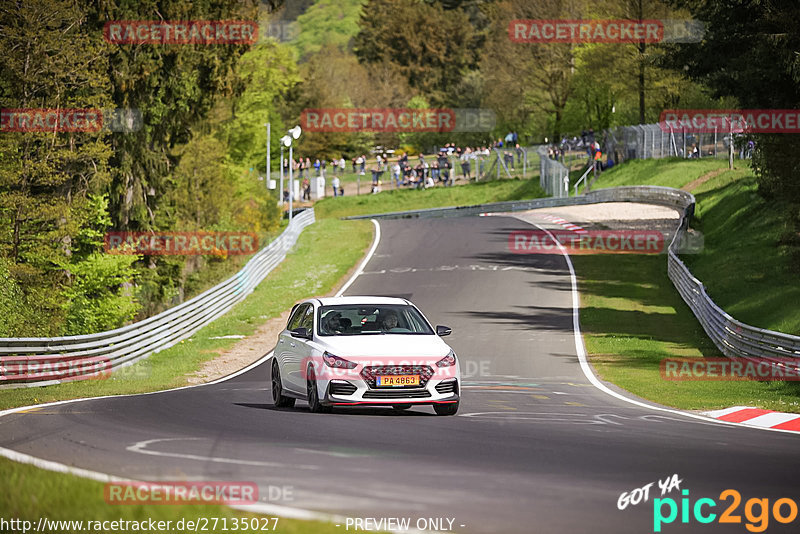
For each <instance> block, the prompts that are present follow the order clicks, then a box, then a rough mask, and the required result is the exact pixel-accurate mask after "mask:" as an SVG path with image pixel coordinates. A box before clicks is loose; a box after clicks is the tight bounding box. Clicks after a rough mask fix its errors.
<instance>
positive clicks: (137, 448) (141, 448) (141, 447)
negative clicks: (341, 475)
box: [125, 438, 319, 469]
mask: <svg viewBox="0 0 800 534" xmlns="http://www.w3.org/2000/svg"><path fill="white" fill-rule="evenodd" d="M202 439H205V438H162V439H148V440H144V441H139V442H138V443H134V444H133V445H130V446H128V447H125V450H127V451H130V452H135V453H138V454H149V455H151V456H164V457H168V458H183V459H186V460H199V461H201V462H213V463H218V464H236V465H251V466H255V467H291V468H292V469H319V466H316V465H289V464H281V463H276V462H262V461H260V460H239V459H237V458H221V457H216V456H201V455H198V454H185V453H180V452H162V451H154V450H152V449H148V446H150V445H152V444H153V443H162V442H165V441H187V440H194V441H197V440H202Z"/></svg>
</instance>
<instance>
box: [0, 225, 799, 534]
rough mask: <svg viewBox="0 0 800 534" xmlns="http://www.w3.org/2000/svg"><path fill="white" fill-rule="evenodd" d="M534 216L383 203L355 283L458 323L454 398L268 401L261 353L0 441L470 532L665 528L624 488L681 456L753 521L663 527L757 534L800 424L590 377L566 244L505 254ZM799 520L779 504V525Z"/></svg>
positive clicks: (293, 501)
mask: <svg viewBox="0 0 800 534" xmlns="http://www.w3.org/2000/svg"><path fill="white" fill-rule="evenodd" d="M525 229H531V226H530V225H529V224H527V223H525V222H523V221H521V220H518V219H515V218H511V217H469V218H453V219H427V220H391V221H383V222H381V230H382V238H381V241H380V244H379V246H378V248H377V250H376V253H375V255H374V256H373V258H372V259H371V261H370V262H369V263H368V264H367V266H366V268H365V271H364V273H363V274H362V275H360V276H359V277H358V278H357V279H356V281H355V282H354V283H353V285H352V286H351V287H350V288H349V290H348V291H347V294H349V295H359V294H363V295H393V296H403V297H407V298H410V299H411V300H413V302H414V303H415V304H417V305H418V306H419V307H420V308H421V309H422V310H423V312H424V313H425V314H426V315H427V316H428V318H429V319H430V320H431V321H432V322H433V323H434V324H445V325H448V326H451V327H452V328H453V335H452V336H451V337H449V338H447V341H448V343H450V344H451V345H452V346H453V348H454V349H455V350H456V352H457V354H458V356H459V358H460V360H461V369H462V373H463V375H464V385H465V387H464V390H463V400H462V403H461V409H460V411H459V414H458V416H455V417H437V416H435V415H434V414H433V410H432V409H431V408H429V407H427V408H414V409H412V410H410V411H408V412H396V411H394V410H391V409H383V408H377V409H361V408H354V409H341V410H337V411H335V412H334V413H333V414H330V415H326V414H311V413H309V412H308V411H307V409H306V407H305V404H304V403H298V406H297V407H296V408H294V409H274V408H273V406H272V404H271V400H270V398H271V397H270V391H269V364H270V361H267V362H265V363H263V364H261V365H260V366H258V367H256V368H254V369H252V370H250V371H248V372H246V373H244V374H242V375H239V376H237V377H235V378H233V379H231V380H228V381H225V382H221V383H218V384H213V385H206V386H200V387H194V388H189V389H182V390H177V391H171V392H165V393H159V394H152V395H141V396H132V397H121V398H109V399H100V400H90V401H84V402H78V403H71V404H63V405H59V406H52V407H46V408H41V409H38V410H32V411H28V412H26V413H19V414H13V415H9V416H6V417H3V418H0V446H2V447H6V448H9V449H13V450H15V451H19V452H22V453H26V454H29V455H33V456H36V457H39V458H43V459H47V460H54V461H58V462H61V463H64V464H67V465H71V466H77V467H82V468H86V469H91V470H93V471H99V472H103V473H110V474H113V475H118V476H122V477H127V478H135V479H138V480H177V479H203V480H240V481H254V482H256V483H258V484H259V486H260V487H261V493H262V496H263V497H264V500H265V501H268V499H269V496H268V488H269V486H273V487H276V486H277V487H284V486H285V487H289V488H291V496H290V499H284V498H277V499H275V500H272V501H269V502H271V503H272V504H277V505H282V506H291V507H295V508H301V509H307V510H314V511H319V512H326V513H332V514H337V515H339V516H344V517H362V518H363V517H372V518H385V517H410V518H411V520H412V521H411V522H412V525H414V524H415V523H416V520H417V519H418V518H451V519H454V522H453V529H454V530H455V531H457V532H501V533H505V532H520V533H553V534H555V533H584V532H586V533H588V532H602V533H628V532H630V533H647V532H653V499H654V498H657V497H661V494H660V493H661V492H660V490H659V488H658V484H657V483H656V484H653V486H652V487H651V488H650V495H649V502H646V503H640V504H638V505H636V506H628V507H627V508H626V509H625V510H621V511H620V510H618V509H617V499H618V498H619V497H620V494H621V493H623V492H630V491H632V490H634V489H635V488H639V487H642V486H645V485H647V484H649V483H651V482H656V481H657V480H659V479H662V480H663V479H665V478H668V477H670V476H672V475H673V474H675V473H677V474H678V476H679V478H680V479H682V481H683V482H682V483H681V484H680V490H689V492H690V493H689V496H688V498H689V499H690V502H691V503H692V504H693V503H694V502H695V501H696V500H697V499H699V498H701V497H710V498H712V499H714V500H716V501H717V502H718V503H719V504H718V506H717V507H716V509H714V510H713V512H715V513H716V514H717V515H718V516H719V514H721V513H722V511H723V510H724V509H725V508H727V506H728V504H730V502H731V501H730V500H728V501H727V502H722V501H720V499H719V495H720V493H721V492H722V491H723V490H725V489H729V488H730V489H735V490H738V491H739V492H740V493H741V496H742V501H743V502H742V504H740V505H739V506H738V509H737V510H734V512H735V513H734V515H739V516H741V521H742V523H740V524H719V523H716V522H715V524H712V525H700V524H699V523H698V522H697V521H695V520H694V519H693V518H692V515H691V514H690V516H689V517H690V522H689V523H688V524H681V523H680V515H679V516H678V519H676V520H675V522H674V523H673V524H669V525H665V526H664V528H663V532H712V533H715V532H741V533H744V532H748V531H747V530H746V529H745V523H746V522H747V519H746V517H745V514H744V501H747V500H748V499H750V498H753V497H758V498H768V499H770V501H769V502H770V507H771V505H772V503H773V502H774V500H775V499H780V498H791V499H793V500H794V501H795V502H800V491H798V489H799V488H800V436H796V435H791V434H785V433H778V432H768V431H763V430H757V429H749V428H741V427H734V426H730V425H723V424H717V423H713V422H708V421H704V420H700V419H695V418H690V417H686V416H682V415H680V414H671V413H668V412H659V411H655V410H652V409H648V408H643V407H640V406H636V405H633V404H630V403H627V402H625V401H623V400H620V399H618V398H615V397H613V396H611V395H609V394H608V393H605V392H603V391H601V390H599V389H597V388H596V387H595V386H593V385H592V384H591V383H590V382H589V380H588V379H587V378H586V376H585V375H584V373H583V372H582V370H581V367H580V364H579V360H578V353H577V351H576V347H575V337H574V333H573V322H572V311H573V310H572V294H571V281H570V276H569V271H568V269H567V263H566V260H565V258H564V257H562V256H560V255H515V254H511V253H509V252H508V233H509V232H510V231H512V230H525ZM665 497H672V498H674V499H675V500H676V501H678V502H679V499H680V498H681V497H683V496H682V495H680V491H679V490H678V489H674V490H673V491H672V492H671V493H670V494H668V495H665ZM709 511H710V509H709V508H704V509H703V513H708V512H709ZM756 512H758V509H757V508H756ZM785 513H786V509H784V514H785ZM799 523H800V519H795V521H794V522H792V523H791V524H789V525H781V524H779V523H778V522H777V521H775V520H774V519H773V518H770V521H769V528H768V529H767V532H789V531H792V532H796V531H797V525H798V524H799ZM445 525H447V522H445ZM350 531H351V532H352V527H351V529H350ZM342 532H345V528H344V525H342Z"/></svg>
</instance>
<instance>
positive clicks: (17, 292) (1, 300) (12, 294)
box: [0, 257, 27, 337]
mask: <svg viewBox="0 0 800 534" xmlns="http://www.w3.org/2000/svg"><path fill="white" fill-rule="evenodd" d="M24 301H25V296H24V294H23V292H22V290H21V289H20V287H19V285H18V284H17V282H16V280H14V278H13V277H12V276H11V271H10V269H9V262H8V261H7V260H6V259H4V258H2V257H0V337H12V336H13V335H14V333H15V332H17V331H19V329H20V327H21V326H22V324H23V323H24V322H25V320H26V319H27V318H26V316H25V311H26V309H25V308H24V307H23V306H22V305H21V304H22V303H23V302H24Z"/></svg>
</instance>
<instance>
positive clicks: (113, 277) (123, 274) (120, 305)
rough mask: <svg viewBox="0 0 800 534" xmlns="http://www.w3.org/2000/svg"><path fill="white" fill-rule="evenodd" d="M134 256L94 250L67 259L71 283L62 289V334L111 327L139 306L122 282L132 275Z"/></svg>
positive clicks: (96, 330)
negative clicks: (78, 258) (74, 260)
mask: <svg viewBox="0 0 800 534" xmlns="http://www.w3.org/2000/svg"><path fill="white" fill-rule="evenodd" d="M136 260H137V257H136V256H123V255H121V256H116V255H110V254H104V253H102V252H94V253H92V254H90V255H89V256H88V257H87V258H86V259H85V260H83V261H79V262H77V263H71V264H69V265H68V266H67V265H65V268H68V269H69V272H70V275H71V278H72V283H71V284H70V285H69V286H68V287H67V289H66V290H65V291H64V292H63V294H62V295H63V298H64V304H63V308H64V310H65V311H66V324H65V328H64V334H65V335H76V334H91V333H94V332H102V331H104V330H112V329H114V328H117V327H120V326H122V325H124V324H125V323H126V322H127V321H129V320H131V319H132V318H133V317H134V316H135V315H136V312H137V311H138V310H139V305H138V304H137V302H136V300H135V299H134V297H133V295H132V293H131V290H130V288H126V287H125V286H124V284H126V283H127V282H128V281H129V280H131V279H132V278H133V275H134V269H133V263H134V262H135V261H136Z"/></svg>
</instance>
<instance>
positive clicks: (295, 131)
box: [281, 126, 302, 222]
mask: <svg viewBox="0 0 800 534" xmlns="http://www.w3.org/2000/svg"><path fill="white" fill-rule="evenodd" d="M301 133H302V130H301V129H300V126H295V127H294V128H292V129H291V130H289V133H288V134H287V135H284V136H283V137H282V138H281V142H283V145H284V146H287V147H289V222H292V202H293V200H294V177H293V173H292V171H293V169H292V167H293V165H292V163H294V155H293V152H292V149H293V148H294V147H293V146H292V140H293V139H299V138H300V134H301Z"/></svg>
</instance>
